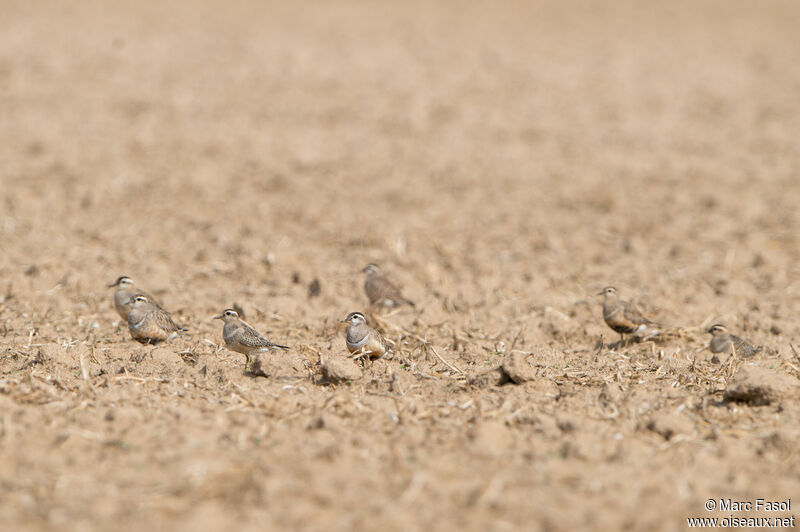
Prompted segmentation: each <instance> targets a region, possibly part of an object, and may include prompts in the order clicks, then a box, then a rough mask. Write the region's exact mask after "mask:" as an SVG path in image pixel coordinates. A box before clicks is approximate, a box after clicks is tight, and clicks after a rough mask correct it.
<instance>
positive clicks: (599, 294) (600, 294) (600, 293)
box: [597, 290, 606, 296]
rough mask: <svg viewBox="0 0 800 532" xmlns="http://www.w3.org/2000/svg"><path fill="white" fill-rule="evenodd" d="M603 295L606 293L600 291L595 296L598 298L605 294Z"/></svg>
mask: <svg viewBox="0 0 800 532" xmlns="http://www.w3.org/2000/svg"><path fill="white" fill-rule="evenodd" d="M605 293H606V291H605V290H600V291H599V292H597V295H598V296H602V295H603V294H605Z"/></svg>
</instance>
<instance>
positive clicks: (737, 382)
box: [724, 365, 800, 406]
mask: <svg viewBox="0 0 800 532" xmlns="http://www.w3.org/2000/svg"><path fill="white" fill-rule="evenodd" d="M798 392H800V381H798V380H797V378H795V377H792V376H789V375H786V374H784V373H778V372H777V371H774V370H771V369H766V368H762V367H759V366H751V365H745V366H741V367H740V368H739V370H738V371H737V372H736V374H735V375H734V376H733V379H731V382H730V384H728V386H727V388H725V395H724V400H725V401H727V402H736V403H746V404H748V405H750V406H764V405H770V404H773V403H777V402H780V401H781V400H782V399H784V398H788V397H795V396H797V395H798Z"/></svg>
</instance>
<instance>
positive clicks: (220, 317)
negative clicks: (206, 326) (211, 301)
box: [210, 314, 223, 320]
mask: <svg viewBox="0 0 800 532" xmlns="http://www.w3.org/2000/svg"><path fill="white" fill-rule="evenodd" d="M210 319H212V320H221V319H223V316H222V314H217V315H216V316H211V318H210Z"/></svg>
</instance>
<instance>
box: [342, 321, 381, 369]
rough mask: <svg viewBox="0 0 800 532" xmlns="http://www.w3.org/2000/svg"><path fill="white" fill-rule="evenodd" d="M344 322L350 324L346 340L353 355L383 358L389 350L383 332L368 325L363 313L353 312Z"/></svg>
mask: <svg viewBox="0 0 800 532" xmlns="http://www.w3.org/2000/svg"><path fill="white" fill-rule="evenodd" d="M342 323H349V324H350V326H349V327H348V328H347V335H346V336H345V341H346V342H347V350H348V351H350V353H351V354H352V355H355V356H357V357H362V356H368V357H370V358H381V357H382V356H383V355H385V354H386V352H387V351H388V350H389V349H388V348H387V346H386V342H385V341H384V339H383V337H382V336H381V334H380V333H379V332H378V331H376V330H375V329H373V328H372V327H370V326H369V325H367V318H366V317H364V315H363V314H362V313H360V312H351V313H350V314H348V315H347V317H346V318H345V319H343V320H342Z"/></svg>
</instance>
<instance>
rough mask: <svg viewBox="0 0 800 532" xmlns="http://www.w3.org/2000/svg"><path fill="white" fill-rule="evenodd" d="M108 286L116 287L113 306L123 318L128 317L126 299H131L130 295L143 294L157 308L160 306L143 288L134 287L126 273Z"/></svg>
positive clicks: (128, 307)
mask: <svg viewBox="0 0 800 532" xmlns="http://www.w3.org/2000/svg"><path fill="white" fill-rule="evenodd" d="M108 287H109V288H114V287H116V289H117V290H116V291H115V292H114V306H115V307H116V308H117V312H118V313H119V315H120V317H121V318H122V319H123V320H127V319H128V312H129V311H130V308H131V307H130V306H129V305H128V304H127V303H128V301H130V300H131V297H133V296H137V295H142V296H145V297H146V298H147V299H148V300H149V301H150V302H151V303H153V304H155V305H156V306H158V307H159V308H160V307H161V303H159V302H158V300H156V298H154V297H153V296H151V295H150V294H148V293H147V292H145V291H144V290H137V289H136V288H134V285H133V279H131V278H130V277H128V276H127V275H122V276H120V277H118V278H117V280H116V281H114V282H113V283H111V284H110V285H108Z"/></svg>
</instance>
